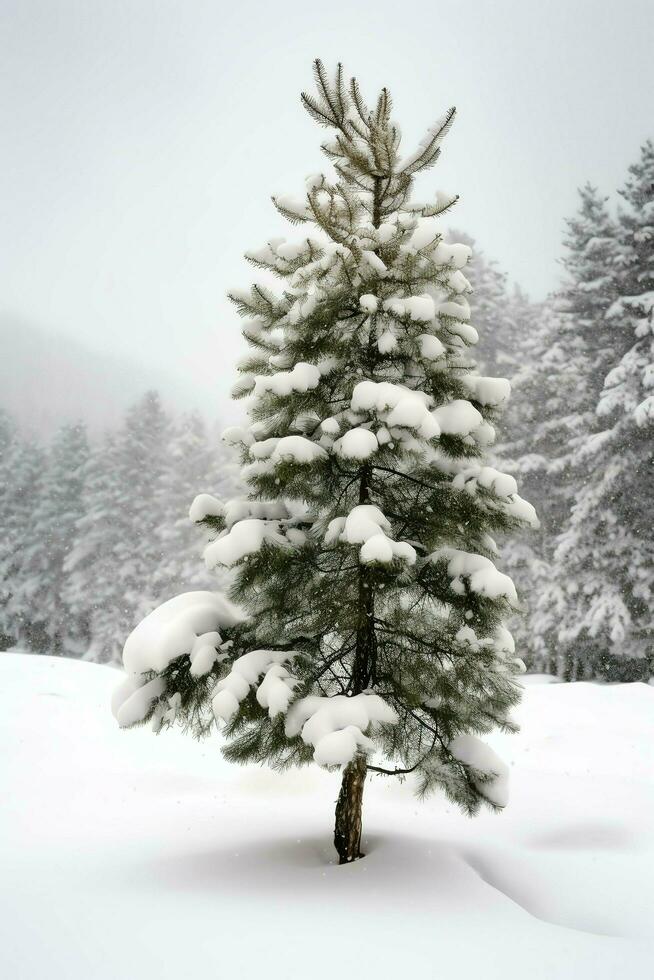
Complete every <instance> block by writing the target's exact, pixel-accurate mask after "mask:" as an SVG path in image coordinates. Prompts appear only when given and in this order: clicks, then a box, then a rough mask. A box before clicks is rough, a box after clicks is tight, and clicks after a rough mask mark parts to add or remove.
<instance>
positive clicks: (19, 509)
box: [0, 415, 45, 649]
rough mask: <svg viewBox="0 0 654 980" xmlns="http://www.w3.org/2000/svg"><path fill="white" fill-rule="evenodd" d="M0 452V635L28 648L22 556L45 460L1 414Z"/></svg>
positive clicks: (34, 630) (30, 617) (31, 631)
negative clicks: (0, 524)
mask: <svg viewBox="0 0 654 980" xmlns="http://www.w3.org/2000/svg"><path fill="white" fill-rule="evenodd" d="M0 450H1V452H2V458H1V459H0V485H1V488H2V489H1V497H0V500H1V508H2V511H1V515H2V534H1V535H0V636H2V638H3V643H4V644H5V645H8V644H9V643H14V644H21V645H23V646H25V647H27V649H33V648H34V646H35V644H36V643H37V642H38V627H37V624H36V620H37V619H38V614H37V613H36V611H35V609H34V607H33V605H32V603H31V602H29V601H28V600H27V594H26V589H25V584H26V582H27V580H28V576H29V573H28V570H27V567H26V562H25V555H26V549H27V545H28V542H29V540H30V534H31V528H32V520H33V515H34V512H35V511H36V510H37V509H38V507H39V504H40V500H41V498H42V493H43V475H44V469H45V456H44V453H43V450H42V449H41V447H40V446H39V445H37V443H36V442H34V441H33V440H32V439H30V438H28V439H22V438H21V437H20V436H19V434H18V432H17V430H16V428H15V426H14V424H13V422H12V421H11V420H10V419H9V418H8V417H7V416H6V415H3V417H2V418H0Z"/></svg>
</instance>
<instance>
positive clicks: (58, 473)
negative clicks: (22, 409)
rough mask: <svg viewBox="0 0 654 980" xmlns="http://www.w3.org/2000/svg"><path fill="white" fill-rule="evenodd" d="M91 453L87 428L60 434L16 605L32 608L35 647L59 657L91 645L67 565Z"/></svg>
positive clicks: (47, 471)
mask: <svg viewBox="0 0 654 980" xmlns="http://www.w3.org/2000/svg"><path fill="white" fill-rule="evenodd" d="M88 454H89V448H88V442H87V438H86V429H85V428H84V426H83V425H82V424H76V425H65V426H64V427H63V428H62V429H60V431H59V432H58V433H57V434H56V436H55V438H54V441H53V444H52V446H51V448H50V450H49V452H48V456H47V462H46V468H45V474H44V477H45V480H44V487H43V492H42V493H41V495H40V499H39V501H38V504H37V506H36V507H35V509H34V511H33V513H32V515H31V519H30V527H29V534H28V538H27V540H26V541H25V544H24V549H23V554H22V573H21V575H20V584H19V588H18V590H17V595H16V601H17V602H18V604H19V605H20V606H21V607H23V608H25V609H29V610H31V614H30V620H31V621H30V633H31V644H30V645H31V649H32V650H34V651H35V652H39V653H47V654H51V655H53V656H61V655H68V656H79V655H80V654H81V653H82V652H84V650H85V648H86V645H87V642H88V634H87V623H86V617H84V616H82V617H77V616H75V615H74V614H73V612H72V610H71V609H70V608H69V607H68V605H67V603H66V602H65V599H64V582H65V578H66V573H65V562H66V559H67V557H68V555H69V554H70V552H71V550H72V547H73V535H74V532H75V528H76V525H77V521H78V520H79V519H80V517H81V516H82V489H83V485H84V468H85V465H86V462H87V459H88Z"/></svg>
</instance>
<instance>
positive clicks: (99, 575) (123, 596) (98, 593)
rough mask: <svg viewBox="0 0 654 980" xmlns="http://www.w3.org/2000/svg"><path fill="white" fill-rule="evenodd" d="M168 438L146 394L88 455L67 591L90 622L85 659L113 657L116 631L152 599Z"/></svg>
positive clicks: (162, 416) (154, 398) (164, 421)
mask: <svg viewBox="0 0 654 980" xmlns="http://www.w3.org/2000/svg"><path fill="white" fill-rule="evenodd" d="M169 440H170V420H169V418H168V415H167V414H166V412H164V410H163V408H162V406H161V402H160V399H159V396H158V395H157V393H156V392H148V393H147V394H145V395H144V396H143V398H142V399H141V400H140V401H139V402H137V403H136V404H135V405H134V406H133V407H132V408H131V409H130V410H129V412H128V414H127V418H126V420H125V423H124V425H123V426H122V427H121V429H120V430H119V431H118V432H117V433H113V434H111V436H109V437H108V438H107V439H106V440H105V441H104V442H103V444H102V445H101V446H99V447H98V448H97V450H95V451H94V452H93V454H92V456H91V459H90V460H89V463H88V467H87V472H86V476H85V488H84V493H83V511H84V513H83V516H82V517H81V518H80V520H79V521H78V524H77V532H76V535H75V544H74V548H73V550H72V551H71V554H70V555H69V556H68V558H67V561H66V569H67V571H68V573H69V574H68V580H67V582H66V587H65V596H66V601H67V602H68V603H69V605H70V607H71V609H72V610H73V612H74V613H75V614H76V615H77V616H80V617H84V618H86V619H87V620H88V622H89V629H90V645H89V651H88V653H87V658H88V659H90V660H97V661H99V662H111V661H115V660H118V659H119V658H120V637H121V636H124V635H125V633H126V632H128V631H129V630H130V629H131V628H132V627H133V625H134V623H136V622H138V620H139V619H140V618H141V617H142V616H143V615H145V614H146V613H147V612H149V610H150V609H152V608H153V607H154V606H155V605H156V599H155V587H154V580H155V576H156V575H157V569H158V568H159V566H160V565H161V562H162V545H161V541H160V537H159V534H158V527H159V518H160V514H159V510H158V507H159V506H162V500H163V496H164V493H163V482H164V474H165V473H166V471H167V468H168V466H169V462H168V457H167V453H168V447H169Z"/></svg>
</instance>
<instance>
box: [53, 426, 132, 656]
mask: <svg viewBox="0 0 654 980" xmlns="http://www.w3.org/2000/svg"><path fill="white" fill-rule="evenodd" d="M117 443H118V439H117V436H116V434H111V435H108V436H106V437H105V439H104V440H103V441H102V443H101V444H100V445H99V446H97V447H96V448H95V449H94V450H93V451H92V452H91V454H90V457H89V459H88V462H87V464H86V466H85V468H84V488H83V491H82V516H81V517H80V518H79V520H78V522H77V527H76V530H75V534H74V538H73V547H72V549H71V551H70V554H69V555H68V556H67V559H66V563H65V566H64V570H65V572H66V573H67V577H66V581H65V583H64V601H65V602H66V604H67V605H68V607H69V608H70V609H71V612H72V614H73V615H74V616H76V617H77V619H78V620H80V621H81V620H83V621H85V622H86V623H87V624H88V633H89V647H88V650H87V652H86V654H85V659H88V660H94V661H97V662H99V663H104V662H107V661H111V660H112V658H114V657H115V646H116V641H115V634H114V632H113V631H114V630H115V629H117V628H119V627H120V626H121V625H123V624H124V617H125V616H126V615H129V611H128V610H127V609H126V606H125V602H124V597H123V589H122V580H121V575H120V568H119V567H118V565H117V562H116V551H117V548H118V542H119V539H120V535H121V533H123V520H122V519H121V508H124V507H125V505H126V488H123V487H122V486H121V483H120V479H119V473H120V469H119V453H118V447H117ZM137 543H138V539H136V540H132V542H131V544H132V547H136V546H137Z"/></svg>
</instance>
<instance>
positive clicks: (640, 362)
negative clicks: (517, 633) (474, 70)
mask: <svg viewBox="0 0 654 980" xmlns="http://www.w3.org/2000/svg"><path fill="white" fill-rule="evenodd" d="M629 172H630V177H629V179H628V180H627V183H626V185H625V187H624V189H623V190H622V191H621V192H620V193H621V196H622V197H623V200H624V201H625V203H626V209H624V210H623V211H622V212H621V214H620V216H619V223H618V235H617V242H616V243H613V246H612V252H611V255H610V256H609V257H608V258H607V259H606V264H607V266H608V271H609V272H610V271H611V270H613V271H612V276H611V278H610V280H609V288H608V290H606V296H605V299H604V302H605V303H607V302H609V301H610V300H611V299H614V301H613V302H612V303H611V305H610V306H609V307H608V309H606V313H605V317H604V329H603V330H598V334H599V335H600V336H604V337H606V335H607V334H608V336H609V338H610V339H609V341H608V342H605V341H601V342H600V343H599V344H598V345H597V346H598V348H599V352H600V356H599V364H600V365H601V374H600V380H601V381H603V384H598V383H597V378H596V374H593V376H592V378H591V385H590V394H591V398H592V399H593V400H594V402H595V408H596V415H597V423H596V425H595V426H594V432H593V433H592V437H591V438H589V439H588V440H586V444H585V445H584V446H583V448H582V449H581V450H580V459H581V463H582V465H583V466H584V467H585V468H586V470H587V472H589V473H590V478H589V479H587V481H586V482H585V483H583V484H582V485H581V486H580V488H579V490H578V493H577V494H576V498H575V501H574V505H573V508H572V513H571V519H570V523H569V526H568V527H567V528H566V530H565V532H564V533H563V534H562V535H561V538H560V540H559V542H558V547H557V560H558V565H559V567H560V568H561V569H562V572H563V574H564V575H565V576H566V581H567V582H568V583H569V587H568V595H566V597H565V601H564V602H563V603H561V607H562V612H563V617H562V622H561V626H560V632H559V636H560V639H561V640H562V641H563V642H567V643H569V644H577V645H581V646H582V649H584V648H585V649H586V650H588V651H589V653H588V654H587V656H589V657H591V658H592V661H593V663H594V666H595V668H596V669H599V670H601V671H602V672H603V673H604V674H605V675H606V676H609V677H611V678H613V679H615V678H620V677H623V678H631V677H634V676H638V671H639V668H638V666H637V665H636V664H635V663H634V661H635V660H638V659H639V658H641V662H643V659H642V658H646V659H648V660H649V663H650V667H649V670H650V671H651V669H652V667H651V665H652V662H653V660H654V646H653V628H654V624H653V621H652V608H653V604H654V546H653V545H652V536H651V528H652V524H653V523H654V507H653V506H652V496H651V492H650V491H649V486H650V483H651V471H652V462H653V456H652V426H653V422H654V396H652V394H651V389H652V386H654V367H653V363H654V350H653V347H652V333H653V332H654V329H653V322H654V321H653V319H652V315H653V310H654V144H652V143H651V142H648V143H646V144H645V145H644V146H643V147H642V150H641V157H640V160H639V161H638V163H636V164H635V165H634V166H632V167H631V168H630V171H629ZM616 293H617V294H618V295H617V298H615V295H616ZM600 305H601V304H600ZM605 308H606V307H605ZM604 375H605V376H604ZM625 658H626V662H625ZM641 676H642V669H641Z"/></svg>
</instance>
